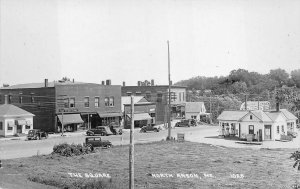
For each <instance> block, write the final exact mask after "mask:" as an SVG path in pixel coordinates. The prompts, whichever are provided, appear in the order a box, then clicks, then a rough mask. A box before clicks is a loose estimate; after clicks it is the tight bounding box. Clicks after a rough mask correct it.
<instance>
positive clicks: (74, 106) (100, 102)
mask: <svg viewBox="0 0 300 189" xmlns="http://www.w3.org/2000/svg"><path fill="white" fill-rule="evenodd" d="M4 95H8V103H9V104H13V105H15V106H18V107H20V108H22V109H24V110H26V111H28V112H30V113H32V114H34V115H35V117H34V118H33V125H34V128H40V129H44V130H46V131H48V132H58V131H60V130H61V123H62V122H63V123H64V128H65V129H67V130H70V131H73V130H76V129H77V126H79V125H83V126H87V127H90V128H93V127H95V126H97V125H106V124H108V123H110V122H116V123H120V121H121V116H122V114H121V86H120V85H111V82H110V80H107V81H106V85H105V83H104V82H102V85H100V84H94V83H80V82H74V80H73V81H64V82H62V81H60V82H48V80H47V79H45V81H44V83H30V84H21V85H14V86H9V87H2V88H0V104H3V103H4Z"/></svg>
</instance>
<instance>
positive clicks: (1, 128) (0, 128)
mask: <svg viewBox="0 0 300 189" xmlns="http://www.w3.org/2000/svg"><path fill="white" fill-rule="evenodd" d="M0 130H3V123H2V122H0Z"/></svg>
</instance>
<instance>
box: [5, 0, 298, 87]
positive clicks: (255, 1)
mask: <svg viewBox="0 0 300 189" xmlns="http://www.w3.org/2000/svg"><path fill="white" fill-rule="evenodd" d="M167 41H169V42H170V63H171V80H172V81H173V83H175V82H177V81H180V80H184V79H189V78H191V77H195V76H207V77H211V76H226V75H228V74H229V73H230V71H231V70H234V69H239V68H241V69H247V70H249V71H255V72H259V73H262V74H266V73H268V72H269V71H270V70H271V69H277V68H282V69H285V70H286V71H287V72H288V73H290V72H291V71H292V70H295V69H299V68H300V1H298V0H289V1H286V0H26V1H25V0H0V85H2V84H3V83H7V84H10V85H13V84H22V83H32V82H43V80H44V79H45V78H47V79H48V80H49V81H53V80H59V79H61V78H62V77H65V76H66V77H69V78H71V79H72V78H74V79H75V81H81V82H92V83H101V81H102V80H106V79H111V80H112V84H113V85H121V84H122V82H123V81H125V82H126V85H136V84H137V81H140V80H142V81H144V80H151V79H154V80H155V84H167V83H168V54H167Z"/></svg>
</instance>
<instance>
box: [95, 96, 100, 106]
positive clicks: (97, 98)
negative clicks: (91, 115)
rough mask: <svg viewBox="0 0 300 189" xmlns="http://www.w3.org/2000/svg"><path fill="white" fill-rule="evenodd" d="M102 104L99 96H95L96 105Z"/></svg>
mask: <svg viewBox="0 0 300 189" xmlns="http://www.w3.org/2000/svg"><path fill="white" fill-rule="evenodd" d="M99 106H100V101H99V97H95V107H96V108H97V107H99Z"/></svg>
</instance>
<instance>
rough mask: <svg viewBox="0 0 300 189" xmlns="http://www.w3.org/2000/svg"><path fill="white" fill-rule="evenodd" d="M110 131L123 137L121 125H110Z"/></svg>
mask: <svg viewBox="0 0 300 189" xmlns="http://www.w3.org/2000/svg"><path fill="white" fill-rule="evenodd" d="M109 129H110V131H111V132H112V133H113V134H114V135H122V133H123V131H122V128H120V126H119V125H110V126H109Z"/></svg>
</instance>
